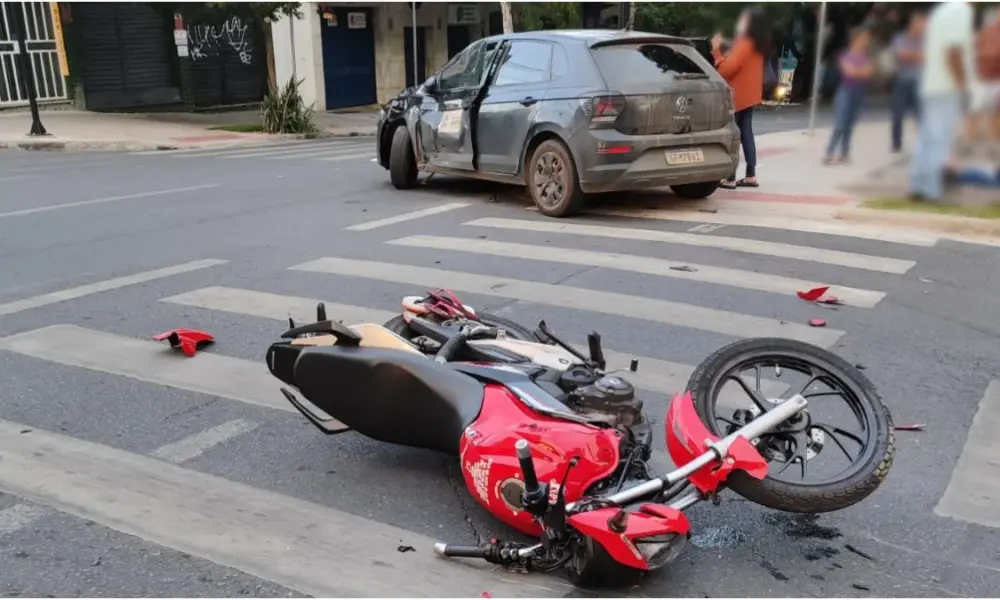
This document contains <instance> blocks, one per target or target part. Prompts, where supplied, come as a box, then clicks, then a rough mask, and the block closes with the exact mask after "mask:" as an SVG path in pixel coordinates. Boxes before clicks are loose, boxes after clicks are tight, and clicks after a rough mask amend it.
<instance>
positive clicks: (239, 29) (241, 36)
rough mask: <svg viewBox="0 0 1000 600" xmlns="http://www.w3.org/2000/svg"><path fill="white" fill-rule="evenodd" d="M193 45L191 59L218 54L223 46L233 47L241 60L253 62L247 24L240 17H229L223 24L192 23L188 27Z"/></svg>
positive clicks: (195, 59) (200, 58)
mask: <svg viewBox="0 0 1000 600" xmlns="http://www.w3.org/2000/svg"><path fill="white" fill-rule="evenodd" d="M188 42H189V44H190V46H191V60H193V61H199V60H202V59H205V58H208V57H210V56H218V55H219V51H220V50H222V49H223V48H226V47H228V48H231V49H232V51H233V52H235V53H236V55H237V56H239V57H240V62H242V63H243V64H245V65H249V64H250V63H251V62H253V48H252V46H251V44H250V40H249V39H247V24H246V23H244V22H243V19H241V18H239V17H229V18H228V19H226V20H225V21H223V23H222V25H221V26H215V25H192V26H191V28H190V29H188Z"/></svg>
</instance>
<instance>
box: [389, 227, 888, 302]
mask: <svg viewBox="0 0 1000 600" xmlns="http://www.w3.org/2000/svg"><path fill="white" fill-rule="evenodd" d="M386 243H387V244H393V245H397V246H410V247H414V248H435V249H438V250H450V251H454V252H471V253H475V254H486V255H490V256H500V257H506V258H514V259H524V260H538V261H547V262H559V263H565V264H572V265H586V266H592V267H602V268H606V269H616V270H619V271H632V272H634V273H644V274H646V275H656V276H659V277H673V278H677V279H688V280H691V281H704V282H707V283H716V284H719V285H728V286H732V287H738V288H744V289H748V290H759V291H762V292H771V293H775V294H783V295H790V296H794V295H795V292H797V291H800V290H809V289H812V288H816V287H820V286H824V285H829V284H824V283H819V282H816V281H804V280H801V279H793V278H790V277H782V276H780V275H769V274H767V273H756V272H753V271H742V270H739V269H726V268H721V267H712V266H709V265H700V264H696V263H685V262H677V261H671V260H664V259H660V258H653V257H649V256H635V255H626V254H615V253H612V252H593V251H590V250H580V249H577V248H560V247H557V246H536V245H531V244H514V243H508V242H496V241H492V240H481V239H469V238H450V237H438V236H432V235H413V236H408V237H404V238H400V239H396V240H390V241H388V242H386ZM678 269H691V270H678ZM834 287H835V290H834V291H831V294H834V295H836V296H837V297H838V298H840V299H841V300H843V301H844V302H845V303H846V304H848V305H850V306H856V307H862V308H872V307H874V306H875V305H876V304H878V303H879V302H880V301H881V300H882V299H883V298H884V297H885V293H884V292H877V291H873V290H864V289H858V288H852V287H845V286H834Z"/></svg>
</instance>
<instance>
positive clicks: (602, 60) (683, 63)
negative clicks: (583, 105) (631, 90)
mask: <svg viewBox="0 0 1000 600" xmlns="http://www.w3.org/2000/svg"><path fill="white" fill-rule="evenodd" d="M688 52H690V55H689V54H688ZM697 55H698V53H697V51H696V50H695V49H694V48H690V47H687V46H668V45H665V44H627V45H614V46H606V47H604V48H598V49H596V50H595V51H594V60H595V61H596V62H597V66H598V68H600V70H601V74H602V75H603V76H604V80H605V81H607V82H608V85H610V86H611V87H613V88H617V89H619V90H620V89H624V88H626V87H634V86H636V85H642V84H643V83H645V84H655V82H657V81H662V80H663V77H664V76H668V77H671V78H673V77H676V76H678V75H704V74H705V71H704V69H702V68H701V67H700V66H699V65H698V63H697V62H696V60H697V59H696V58H695V57H697Z"/></svg>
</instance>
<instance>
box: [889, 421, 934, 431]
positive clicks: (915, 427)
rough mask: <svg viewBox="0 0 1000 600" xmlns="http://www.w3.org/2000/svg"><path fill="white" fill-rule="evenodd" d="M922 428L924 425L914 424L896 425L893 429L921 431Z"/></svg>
mask: <svg viewBox="0 0 1000 600" xmlns="http://www.w3.org/2000/svg"><path fill="white" fill-rule="evenodd" d="M924 427H927V425H926V424H925V423H914V424H913V425H896V426H895V427H893V429H895V430H896V431H923V430H924Z"/></svg>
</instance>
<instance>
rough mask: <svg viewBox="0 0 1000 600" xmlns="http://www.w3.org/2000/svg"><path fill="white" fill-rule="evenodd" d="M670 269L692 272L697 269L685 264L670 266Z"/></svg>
mask: <svg viewBox="0 0 1000 600" xmlns="http://www.w3.org/2000/svg"><path fill="white" fill-rule="evenodd" d="M670 270H671V271H684V272H686V273H694V272H695V271H697V270H698V269H695V268H694V267H689V266H687V265H677V266H675V267H670Z"/></svg>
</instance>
